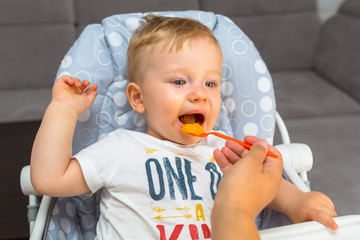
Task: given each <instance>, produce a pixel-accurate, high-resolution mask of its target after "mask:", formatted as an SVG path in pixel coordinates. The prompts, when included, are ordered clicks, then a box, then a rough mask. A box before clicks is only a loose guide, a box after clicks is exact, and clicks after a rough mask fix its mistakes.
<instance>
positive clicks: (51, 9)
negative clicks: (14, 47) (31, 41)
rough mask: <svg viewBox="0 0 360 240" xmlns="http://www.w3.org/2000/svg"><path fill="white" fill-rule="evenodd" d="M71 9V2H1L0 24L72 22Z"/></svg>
mask: <svg viewBox="0 0 360 240" xmlns="http://www.w3.org/2000/svg"><path fill="white" fill-rule="evenodd" d="M73 7H74V3H73V0H61V1H49V0H31V1H28V0H16V1H14V0H1V1H0V23H1V24H9V23H11V24H14V23H25V24H29V23H50V22H52V23H55V22H73V21H74V8H73Z"/></svg>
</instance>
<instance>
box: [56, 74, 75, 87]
mask: <svg viewBox="0 0 360 240" xmlns="http://www.w3.org/2000/svg"><path fill="white" fill-rule="evenodd" d="M58 81H62V82H64V83H66V84H68V85H70V86H71V85H73V84H74V80H73V78H72V77H70V76H68V75H64V76H61V77H60V78H59V80H58Z"/></svg>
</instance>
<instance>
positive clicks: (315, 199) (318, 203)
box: [288, 191, 338, 230]
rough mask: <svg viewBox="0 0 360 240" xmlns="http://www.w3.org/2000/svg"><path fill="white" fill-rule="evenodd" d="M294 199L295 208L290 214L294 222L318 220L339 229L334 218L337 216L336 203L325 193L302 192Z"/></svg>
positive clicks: (333, 228)
mask: <svg viewBox="0 0 360 240" xmlns="http://www.w3.org/2000/svg"><path fill="white" fill-rule="evenodd" d="M294 200H295V201H294V202H293V203H292V206H293V209H292V211H291V213H289V214H288V215H289V217H290V219H291V221H292V222H293V223H299V222H306V221H317V222H319V223H321V224H323V225H324V226H326V227H328V228H330V229H332V230H336V229H338V225H337V224H336V223H335V221H334V219H333V217H336V216H337V214H336V211H335V207H334V204H333V202H332V201H331V200H330V198H328V197H327V196H326V195H325V194H323V193H321V192H315V191H314V192H306V193H303V192H301V193H299V194H298V196H296V197H295V198H294Z"/></svg>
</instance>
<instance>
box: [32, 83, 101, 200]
mask: <svg viewBox="0 0 360 240" xmlns="http://www.w3.org/2000/svg"><path fill="white" fill-rule="evenodd" d="M89 85H90V83H89V81H86V80H85V81H82V82H81V81H80V80H79V79H76V78H72V77H69V76H62V77H60V78H59V79H58V81H56V83H55V84H54V87H53V90H52V100H51V102H50V104H49V106H48V107H47V109H46V111H45V114H44V117H43V120H42V122H41V125H40V128H39V130H38V133H37V135H36V137H35V141H34V144H33V149H32V154H31V182H32V184H33V186H34V188H35V189H36V191H38V192H39V193H41V194H44V195H50V196H74V195H79V194H83V193H86V192H89V188H88V186H87V184H86V182H85V179H84V176H83V174H82V171H81V168H80V165H79V163H78V161H77V160H76V159H73V158H72V139H73V134H74V130H75V125H76V121H77V118H78V116H79V115H80V114H82V113H84V112H85V111H86V110H87V109H88V108H89V107H90V106H91V104H92V103H93V102H94V100H95V97H96V94H97V93H96V89H97V85H96V84H93V85H91V86H90V87H89ZM85 89H86V90H85Z"/></svg>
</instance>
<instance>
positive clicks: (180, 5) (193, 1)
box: [74, 0, 199, 33]
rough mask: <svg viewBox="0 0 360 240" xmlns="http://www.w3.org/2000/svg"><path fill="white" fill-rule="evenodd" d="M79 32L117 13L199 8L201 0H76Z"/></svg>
mask: <svg viewBox="0 0 360 240" xmlns="http://www.w3.org/2000/svg"><path fill="white" fill-rule="evenodd" d="M74 1H75V10H76V21H77V23H78V25H79V29H78V33H80V32H81V31H82V30H83V29H84V27H85V26H86V25H88V24H91V23H100V22H101V20H102V19H104V18H106V17H109V16H111V15H115V14H121V13H135V12H151V11H184V10H198V9H199V0H181V1H179V0H166V1H164V0H130V1H124V0H122V1H119V0H101V1H99V0H74Z"/></svg>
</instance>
